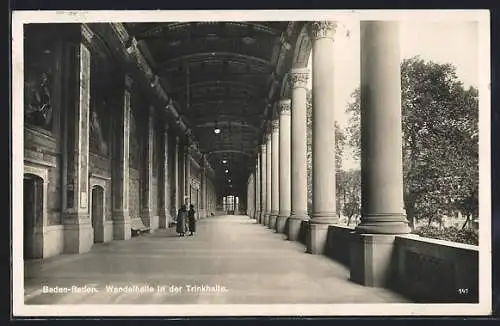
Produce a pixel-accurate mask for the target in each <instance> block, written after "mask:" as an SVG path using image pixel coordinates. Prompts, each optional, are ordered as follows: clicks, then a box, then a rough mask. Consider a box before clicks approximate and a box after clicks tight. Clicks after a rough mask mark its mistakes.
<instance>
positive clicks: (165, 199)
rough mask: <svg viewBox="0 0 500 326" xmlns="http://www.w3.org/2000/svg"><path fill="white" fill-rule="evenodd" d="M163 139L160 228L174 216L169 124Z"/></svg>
mask: <svg viewBox="0 0 500 326" xmlns="http://www.w3.org/2000/svg"><path fill="white" fill-rule="evenodd" d="M160 138H161V139H162V142H161V143H162V145H163V148H162V149H163V150H162V155H161V157H162V163H163V168H162V169H160V178H159V182H158V189H159V190H160V193H161V197H162V202H161V207H160V220H159V227H160V228H163V229H165V228H168V225H169V223H170V221H171V220H172V216H171V215H170V211H171V207H170V175H169V173H168V171H169V169H170V165H169V162H168V153H169V148H168V139H169V138H168V125H167V124H165V127H164V130H163V137H160Z"/></svg>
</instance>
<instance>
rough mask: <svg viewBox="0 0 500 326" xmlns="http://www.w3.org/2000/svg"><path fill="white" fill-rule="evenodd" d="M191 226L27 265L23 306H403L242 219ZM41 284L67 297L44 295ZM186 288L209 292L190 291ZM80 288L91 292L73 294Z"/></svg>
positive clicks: (332, 263)
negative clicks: (182, 233)
mask: <svg viewBox="0 0 500 326" xmlns="http://www.w3.org/2000/svg"><path fill="white" fill-rule="evenodd" d="M197 227H198V232H197V234H196V235H195V236H194V237H184V238H179V237H177V236H176V234H175V232H174V230H173V229H168V230H158V231H156V232H155V233H153V234H148V235H143V236H139V237H135V238H133V239H131V240H128V241H113V242H111V243H107V244H96V245H95V246H94V248H93V249H92V250H91V251H90V252H88V253H84V254H80V255H62V256H58V257H54V258H50V259H46V260H43V261H28V262H26V263H25V303H26V304H28V305H30V304H79V303H84V304H109V303H118V304H173V303H175V304H183V303H186V304H187V303H190V304H197V303H202V304H212V303H213V304H219V303H224V304H228V303H231V304H233V303H242V304H263V303H268V304H271V303H282V304H290V303H297V304H325V303H379V302H380V303H404V302H408V301H407V300H406V299H405V298H403V297H401V296H399V295H397V294H395V293H393V292H391V291H389V290H386V289H379V288H368V287H363V286H360V285H357V284H354V283H352V282H350V281H349V280H348V278H349V270H348V269H347V268H346V267H345V266H343V265H341V264H339V263H337V262H335V261H333V260H331V259H329V258H327V257H325V256H318V255H310V254H306V253H305V252H304V247H303V245H302V244H300V243H296V242H291V241H286V240H284V236H283V235H281V234H276V233H273V232H272V231H271V230H269V229H267V228H266V227H264V226H262V225H259V224H256V223H255V221H254V220H251V219H249V218H248V217H246V216H218V217H210V218H208V219H204V220H201V221H199V222H198V225H197ZM44 285H46V286H47V287H48V288H51V289H53V288H55V287H57V286H58V287H60V288H61V287H68V288H69V290H68V293H57V294H55V293H46V290H47V289H48V288H45V290H44V288H43V286H44ZM188 285H189V286H202V285H206V286H209V287H211V288H209V289H208V291H207V288H205V290H206V291H205V292H203V291H191V292H190V291H188ZM73 286H75V288H72V287H73ZM112 286H115V287H122V288H121V292H113V291H111V290H110V287H112ZM127 286H129V287H128V288H126V287H127ZM85 287H86V288H85ZM82 288H83V289H87V290H93V291H94V292H93V293H90V292H81V291H80V292H78V290H81V289H82ZM198 290H199V289H198ZM202 290H203V289H202ZM125 291H129V292H125Z"/></svg>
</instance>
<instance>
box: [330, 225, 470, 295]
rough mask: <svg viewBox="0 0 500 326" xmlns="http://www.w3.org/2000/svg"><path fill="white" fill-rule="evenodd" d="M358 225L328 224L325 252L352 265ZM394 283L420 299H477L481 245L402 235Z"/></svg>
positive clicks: (394, 263) (395, 251)
mask: <svg viewBox="0 0 500 326" xmlns="http://www.w3.org/2000/svg"><path fill="white" fill-rule="evenodd" d="M353 232H354V228H352V227H348V226H342V225H332V226H330V227H329V228H328V237H327V242H326V248H325V255H327V256H328V257H330V258H332V259H334V260H335V261H338V262H340V263H342V264H344V265H346V266H350V265H351V261H350V260H351V259H350V247H351V239H352V233H353ZM390 279H391V284H390V287H391V288H392V289H393V290H395V291H397V292H399V293H401V294H403V295H405V296H406V297H408V298H409V299H411V300H414V301H417V302H432V303H475V302H478V300H479V247H478V246H472V245H467V244H462V243H455V242H451V241H445V240H437V239H430V238H424V237H420V236H418V235H414V234H407V235H398V236H396V237H395V240H394V245H393V255H392V259H391V276H390Z"/></svg>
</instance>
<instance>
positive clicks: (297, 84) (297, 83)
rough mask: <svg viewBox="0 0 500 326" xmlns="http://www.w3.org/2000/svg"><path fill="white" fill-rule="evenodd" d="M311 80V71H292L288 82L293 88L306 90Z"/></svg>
mask: <svg viewBox="0 0 500 326" xmlns="http://www.w3.org/2000/svg"><path fill="white" fill-rule="evenodd" d="M308 80H309V70H307V69H297V70H292V71H290V74H289V78H288V81H289V83H290V87H291V88H305V87H307V81H308Z"/></svg>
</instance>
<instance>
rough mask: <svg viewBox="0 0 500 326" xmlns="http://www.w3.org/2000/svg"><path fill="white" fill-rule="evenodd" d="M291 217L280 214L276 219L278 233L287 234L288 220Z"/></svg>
mask: <svg viewBox="0 0 500 326" xmlns="http://www.w3.org/2000/svg"><path fill="white" fill-rule="evenodd" d="M288 216H289V215H286V214H280V215H279V216H278V217H277V218H276V232H277V233H285V232H286V220H287V219H288Z"/></svg>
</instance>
